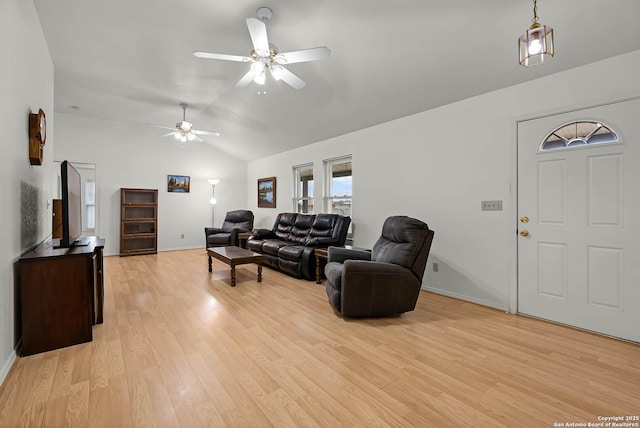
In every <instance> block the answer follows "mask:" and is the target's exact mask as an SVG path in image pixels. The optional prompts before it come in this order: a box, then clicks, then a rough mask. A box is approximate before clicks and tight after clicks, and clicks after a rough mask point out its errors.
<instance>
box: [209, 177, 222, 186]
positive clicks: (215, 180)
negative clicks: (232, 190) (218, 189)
mask: <svg viewBox="0 0 640 428" xmlns="http://www.w3.org/2000/svg"><path fill="white" fill-rule="evenodd" d="M207 181H208V182H209V184H211V185H212V186H215V185H216V184H218V183H220V180H218V179H217V178H210V179H209V180H207Z"/></svg>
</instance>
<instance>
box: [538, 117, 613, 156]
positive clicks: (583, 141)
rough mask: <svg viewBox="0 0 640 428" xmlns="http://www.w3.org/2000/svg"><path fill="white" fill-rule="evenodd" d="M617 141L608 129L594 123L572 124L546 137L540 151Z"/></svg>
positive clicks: (581, 122)
mask: <svg viewBox="0 0 640 428" xmlns="http://www.w3.org/2000/svg"><path fill="white" fill-rule="evenodd" d="M618 141H620V140H619V138H618V134H616V133H615V132H614V131H613V130H612V129H611V128H610V127H608V126H606V125H603V124H602V123H600V122H595V121H589V120H584V121H579V122H572V123H569V124H567V125H564V126H561V127H560V128H558V129H556V130H555V131H553V132H551V133H550V134H549V135H547V138H545V139H544V141H543V142H542V145H541V146H540V150H541V151H545V150H556V149H566V148H570V147H576V146H584V145H592V144H605V143H617V142H618Z"/></svg>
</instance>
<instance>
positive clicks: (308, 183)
mask: <svg viewBox="0 0 640 428" xmlns="http://www.w3.org/2000/svg"><path fill="white" fill-rule="evenodd" d="M293 182H294V183H295V189H294V192H293V210H294V211H295V212H297V213H301V214H311V213H313V164H312V163H310V164H306V165H298V166H294V167H293Z"/></svg>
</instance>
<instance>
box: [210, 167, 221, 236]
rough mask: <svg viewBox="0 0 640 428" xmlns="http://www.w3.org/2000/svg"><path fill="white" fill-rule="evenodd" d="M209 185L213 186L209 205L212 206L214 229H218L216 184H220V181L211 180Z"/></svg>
mask: <svg viewBox="0 0 640 428" xmlns="http://www.w3.org/2000/svg"><path fill="white" fill-rule="evenodd" d="M208 181H209V184H211V199H209V203H210V204H211V210H212V217H213V224H212V226H213V227H216V203H217V201H216V184H218V183H220V180H218V179H217V178H210V179H209V180H208Z"/></svg>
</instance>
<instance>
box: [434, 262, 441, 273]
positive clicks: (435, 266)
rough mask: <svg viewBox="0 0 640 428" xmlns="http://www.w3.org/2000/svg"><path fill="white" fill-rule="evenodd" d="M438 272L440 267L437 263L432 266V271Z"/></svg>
mask: <svg viewBox="0 0 640 428" xmlns="http://www.w3.org/2000/svg"><path fill="white" fill-rule="evenodd" d="M439 270H440V265H439V264H438V263H434V264H433V271H434V272H438V271H439Z"/></svg>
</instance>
